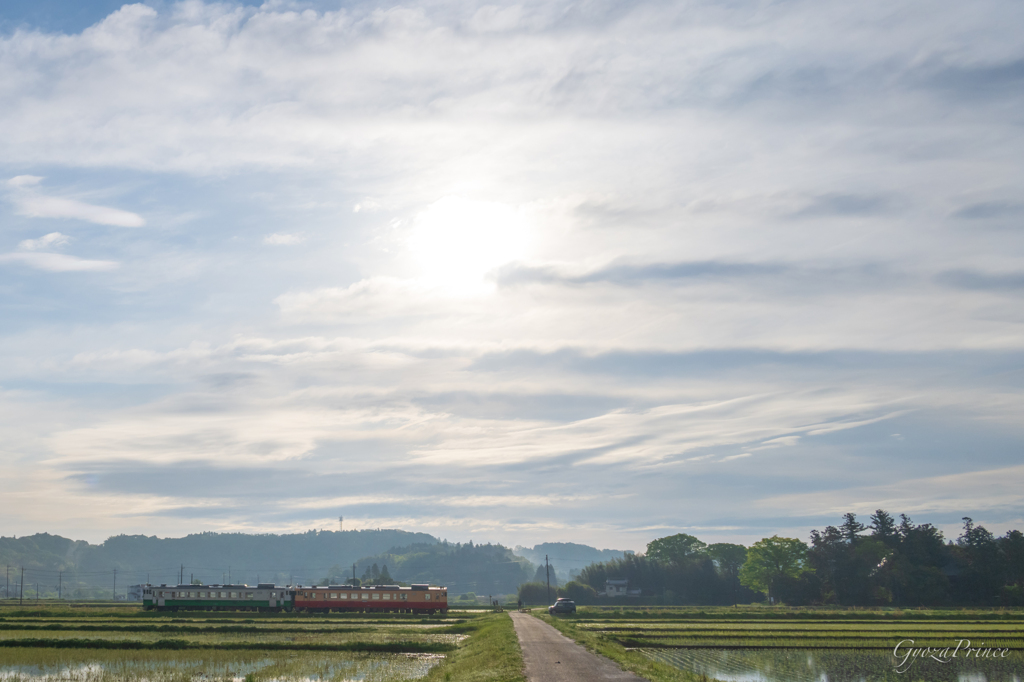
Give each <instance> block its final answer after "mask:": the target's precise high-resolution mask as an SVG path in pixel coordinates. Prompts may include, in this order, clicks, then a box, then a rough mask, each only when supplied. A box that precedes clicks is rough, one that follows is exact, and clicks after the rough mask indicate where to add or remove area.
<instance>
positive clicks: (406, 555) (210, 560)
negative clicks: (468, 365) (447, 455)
mask: <svg viewBox="0 0 1024 682" xmlns="http://www.w3.org/2000/svg"><path fill="white" fill-rule="evenodd" d="M435 545H438V546H437V547H433V546H435ZM545 554H548V555H549V556H550V557H551V563H552V564H553V565H554V566H555V569H556V571H557V575H558V577H559V580H558V582H559V583H564V582H565V581H566V580H568V579H569V578H570V573H576V572H578V571H579V570H580V569H582V568H583V567H584V566H586V565H588V564H590V563H593V562H596V561H607V560H608V559H612V558H621V557H622V555H623V552H622V551H618V550H599V549H595V548H593V547H588V546H587V545H579V544H575V543H544V544H540V545H535V546H534V547H533V548H526V547H516V548H515V550H509V549H508V548H505V547H502V546H501V545H476V546H474V545H473V544H472V543H469V544H467V545H458V544H448V543H440V541H439V540H438V539H437V538H435V537H433V536H432V535H428V534H426V533H412V532H408V531H403V530H353V531H344V532H340V531H316V530H311V531H308V532H306V533H295V534H286V535H275V534H259V535H249V534H244V533H198V534H195V535H188V536H185V537H183V538H158V537H155V536H145V535H117V536H114V537H111V538H108V539H107V540H106V541H105V542H103V543H101V544H99V545H92V544H89V543H88V542H85V541H81V540H70V539H68V538H63V537H60V536H58V535H50V534H48V533H40V534H37V535H31V536H25V537H20V538H12V537H0V571H6V574H0V581H3V582H0V594H3V593H4V591H5V590H9V591H10V593H11V595H12V596H16V595H17V594H18V591H17V583H18V580H19V579H20V576H21V569H22V568H24V569H25V590H26V595H29V594H31V595H32V596H34V595H35V589H36V587H37V586H38V588H39V590H40V594H41V595H42V596H47V595H52V596H56V593H57V590H58V588H59V589H60V590H61V593H62V594H63V595H64V596H66V597H76V598H77V597H80V598H88V597H92V596H106V597H107V598H109V596H110V594H111V593H113V592H114V590H116V593H117V594H120V595H123V594H124V590H125V588H126V587H127V586H128V585H131V584H138V583H145V582H151V583H153V584H157V585H159V584H168V585H170V584H177V583H178V581H179V579H181V580H183V581H184V582H186V583H187V582H190V581H191V580H193V579H194V580H197V581H202V582H204V583H222V582H236V583H248V584H255V583H257V582H274V583H277V584H304V585H309V584H315V583H320V582H324V581H325V580H326V581H329V582H336V581H341V580H344V579H345V578H349V577H351V575H352V565H353V564H356V570H357V574H358V575H359V576H360V577H361V576H362V575H363V574H364V573H365V571H366V570H367V569H369V568H370V567H371V565H372V564H374V563H380V564H381V565H382V566H383V565H388V566H389V570H390V576H392V577H393V579H394V580H399V581H404V582H432V583H435V584H438V583H441V584H443V583H445V582H451V583H452V585H451V587H452V589H453V592H454V593H459V592H463V591H471V590H472V591H478V592H483V593H489V592H492V591H493V592H494V593H496V594H497V593H499V592H509V591H513V590H514V589H515V587H516V585H517V584H518V583H519V582H524V581H525V580H528V579H530V578H531V577H532V576H533V572H534V570H535V567H536V566H538V565H539V566H543V564H544V555H545ZM115 570H116V571H117V573H116V574H115V573H114V571H115ZM406 574H408V575H406ZM456 583H457V584H456Z"/></svg>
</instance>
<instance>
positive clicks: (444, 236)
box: [409, 196, 529, 293]
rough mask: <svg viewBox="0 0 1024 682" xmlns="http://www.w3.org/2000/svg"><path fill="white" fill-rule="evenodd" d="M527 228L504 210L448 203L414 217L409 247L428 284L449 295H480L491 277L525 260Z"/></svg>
mask: <svg viewBox="0 0 1024 682" xmlns="http://www.w3.org/2000/svg"><path fill="white" fill-rule="evenodd" d="M528 242H529V226H528V224H527V221H526V220H525V218H524V216H523V215H522V213H521V212H520V211H517V210H516V209H513V208H512V207H510V206H506V205H505V204H499V203H492V202H486V201H474V200H471V199H463V198H461V197H452V196H449V197H444V198H443V199H440V200H438V201H436V202H434V203H433V204H431V205H430V206H428V207H427V208H426V209H425V210H424V211H423V212H422V213H420V214H419V215H418V216H416V221H415V224H414V227H413V231H412V235H411V236H410V239H409V247H410V249H411V250H412V253H413V255H414V256H415V258H416V261H417V263H418V264H419V265H420V267H421V269H422V273H423V276H424V278H425V279H427V280H429V281H430V282H432V283H434V284H437V285H440V286H443V287H445V288H447V289H451V290H454V291H460V292H466V293H471V292H478V291H481V290H484V289H487V288H488V287H489V286H490V285H489V283H488V282H487V281H486V279H485V277H486V275H487V273H489V272H491V271H492V270H494V269H495V268H497V267H498V266H500V265H503V264H505V263H508V262H510V261H514V260H519V259H522V258H524V257H525V256H526V249H527V245H528Z"/></svg>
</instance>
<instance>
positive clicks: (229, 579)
mask: <svg viewBox="0 0 1024 682" xmlns="http://www.w3.org/2000/svg"><path fill="white" fill-rule="evenodd" d="M230 583H231V567H230V566H228V584H230Z"/></svg>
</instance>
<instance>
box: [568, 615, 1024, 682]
mask: <svg viewBox="0 0 1024 682" xmlns="http://www.w3.org/2000/svg"><path fill="white" fill-rule="evenodd" d="M559 620H560V623H559V627H560V629H562V630H563V632H566V634H569V635H571V636H575V637H576V638H577V639H579V640H580V641H584V642H586V641H588V640H589V641H594V640H593V638H594V637H597V638H599V639H600V640H605V641H608V642H611V643H614V644H616V645H619V646H621V647H623V649H624V650H625V652H627V653H626V654H624V655H626V656H629V655H635V654H642V655H643V656H645V657H646V658H648V659H650V660H652V661H656V662H658V663H661V664H665V665H668V666H672V667H673V668H675V669H677V670H679V671H682V672H684V673H688V674H692V675H696V676H698V679H699V677H700V676H702V677H704V678H707V679H718V680H723V681H727V682H805V681H806V682H825V681H828V682H846V681H850V682H854V681H857V682H860V681H864V682H871V681H874V680H902V681H904V682H911V681H916V680H927V681H929V682H931V681H935V682H944V681H946V680H950V681H953V680H955V681H957V682H1002V681H1005V682H1021V680H1024V611H1021V610H952V609H951V610H920V611H915V610H903V611H897V610H881V609H878V610H871V609H858V610H839V609H834V610H833V609H829V610H825V609H819V610H814V609H785V608H774V609H757V608H750V607H745V608H735V609H725V608H723V609H707V610H697V609H686V608H676V609H673V608H650V609H635V610H630V609H600V608H595V607H589V608H581V609H580V611H579V613H578V614H577V615H576V616H575V617H571V618H566V619H559ZM687 677H689V675H687Z"/></svg>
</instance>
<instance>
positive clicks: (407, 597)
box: [402, 593, 409, 601]
mask: <svg viewBox="0 0 1024 682" xmlns="http://www.w3.org/2000/svg"><path fill="white" fill-rule="evenodd" d="M408 599H409V595H407V594H405V593H403V594H402V601H408Z"/></svg>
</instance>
